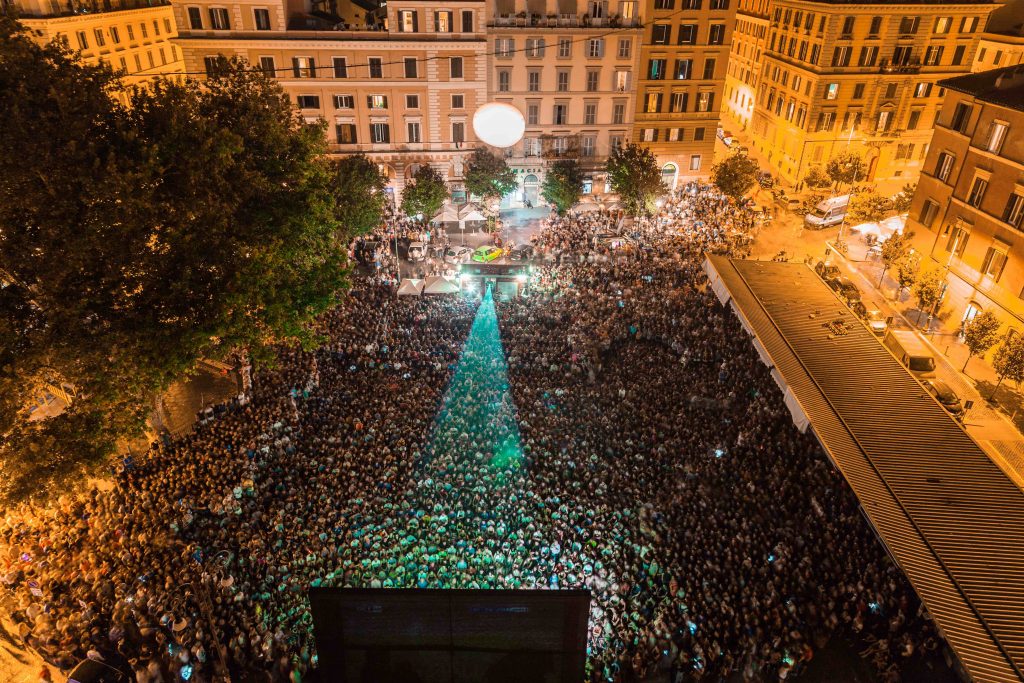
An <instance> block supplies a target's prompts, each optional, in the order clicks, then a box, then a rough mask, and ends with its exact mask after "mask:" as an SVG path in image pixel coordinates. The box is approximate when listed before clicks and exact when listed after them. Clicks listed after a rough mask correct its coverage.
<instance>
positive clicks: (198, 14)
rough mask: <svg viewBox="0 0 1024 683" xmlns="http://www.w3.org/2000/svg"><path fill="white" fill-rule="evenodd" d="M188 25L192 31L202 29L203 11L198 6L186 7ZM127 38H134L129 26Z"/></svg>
mask: <svg viewBox="0 0 1024 683" xmlns="http://www.w3.org/2000/svg"><path fill="white" fill-rule="evenodd" d="M188 26H189V28H191V29H192V30H193V31H202V30H203V13H202V10H200V9H199V8H198V7H189V8H188ZM128 38H129V39H132V40H134V38H135V37H134V36H133V35H132V27H131V26H129V27H128Z"/></svg>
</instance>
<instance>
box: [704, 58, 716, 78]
mask: <svg viewBox="0 0 1024 683" xmlns="http://www.w3.org/2000/svg"><path fill="white" fill-rule="evenodd" d="M714 77H715V60H713V59H705V60H704V80H706V81H709V80H711V79H712V78H714Z"/></svg>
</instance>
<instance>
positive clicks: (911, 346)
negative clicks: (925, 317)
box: [883, 330, 935, 379]
mask: <svg viewBox="0 0 1024 683" xmlns="http://www.w3.org/2000/svg"><path fill="white" fill-rule="evenodd" d="M883 343H884V344H885V348H887V349H889V350H890V351H892V355H894V356H896V360H898V361H899V362H900V363H903V366H904V367H906V368H907V369H908V370H910V372H912V373H913V374H914V375H915V376H917V377H919V378H921V379H925V378H933V377H935V356H933V355H932V352H931V350H930V349H929V348H928V346H927V345H926V344H925V343H924V342H923V341H921V338H920V337H918V336H917V333H915V332H911V331H910V330H889V331H888V332H886V333H885V338H884V340H883Z"/></svg>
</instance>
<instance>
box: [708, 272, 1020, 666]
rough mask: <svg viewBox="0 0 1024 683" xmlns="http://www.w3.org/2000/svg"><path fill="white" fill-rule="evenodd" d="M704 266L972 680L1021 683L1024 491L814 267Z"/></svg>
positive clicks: (796, 415) (799, 419) (798, 418)
mask: <svg viewBox="0 0 1024 683" xmlns="http://www.w3.org/2000/svg"><path fill="white" fill-rule="evenodd" d="M705 268H706V270H707V272H708V276H709V277H710V279H711V284H712V287H713V288H714V290H715V292H716V293H717V294H718V296H719V298H720V299H721V300H722V301H723V303H728V305H730V306H731V307H732V309H733V311H734V312H735V313H736V315H737V316H738V317H739V319H740V321H741V322H742V324H743V326H744V327H745V328H746V329H747V331H748V332H749V333H750V334H751V335H752V336H754V337H755V340H754V345H755V346H756V347H758V352H759V353H760V355H761V358H762V360H764V361H765V362H766V363H768V364H769V365H771V366H772V374H773V376H775V378H776V381H777V382H778V383H779V384H780V386H782V388H783V391H784V392H785V394H786V404H787V405H788V406H789V408H790V410H791V411H792V412H793V414H794V419H795V421H796V422H797V424H798V425H802V426H804V427H806V426H807V424H808V422H809V425H810V427H811V428H812V430H813V432H814V434H815V436H816V437H817V438H818V440H819V441H820V442H821V445H822V447H823V448H824V449H825V451H826V452H827V453H828V455H829V457H830V458H831V459H832V461H833V463H835V465H836V467H837V468H838V469H839V470H840V471H841V472H842V474H843V476H844V477H845V478H846V480H847V481H848V482H849V483H850V486H851V487H852V488H853V491H854V493H855V494H856V496H857V498H858V499H859V500H860V504H861V507H862V508H863V510H864V512H865V514H866V515H867V517H868V519H869V520H870V521H871V523H872V524H873V525H874V527H875V530H876V531H877V533H878V535H879V537H880V538H881V539H882V541H883V542H884V543H885V545H886V546H887V547H888V549H889V552H890V554H891V555H892V557H893V558H894V559H895V561H896V562H897V564H899V566H900V568H901V569H902V570H903V572H904V573H905V574H906V576H907V577H908V578H909V580H910V582H911V584H912V585H913V586H914V589H915V590H916V591H917V594H918V595H919V596H920V598H921V600H922V601H923V602H924V604H925V606H926V608H927V609H928V612H929V614H930V615H931V617H932V618H933V619H934V621H935V623H936V624H937V625H938V627H939V629H940V630H941V632H942V634H943V636H944V637H945V638H946V640H947V642H948V643H949V644H950V646H951V647H952V648H953V649H954V650H955V651H956V653H957V655H958V657H959V658H960V661H961V663H962V664H963V666H964V668H965V669H966V671H967V672H968V674H969V675H970V676H971V678H972V679H973V680H975V681H986V682H987V681H1000V682H1001V681H1021V680H1024V674H1022V671H1024V493H1022V492H1021V490H1020V489H1018V488H1017V487H1016V486H1015V485H1014V484H1013V482H1012V481H1010V479H1008V478H1007V477H1006V475H1005V474H1003V472H1002V471H1001V470H1000V469H999V468H998V467H997V466H996V465H995V464H993V462H992V461H991V460H990V459H989V458H988V456H987V455H986V454H985V452H984V451H983V450H982V449H981V447H980V446H978V444H977V443H975V442H974V440H973V439H971V437H970V436H969V435H968V434H967V432H965V431H964V430H963V428H961V427H960V425H959V424H957V423H956V422H955V421H954V420H952V419H951V418H950V417H949V416H948V415H947V414H946V413H945V411H944V410H943V409H942V408H941V407H940V406H939V405H938V403H937V402H936V401H935V400H934V399H932V398H931V396H930V395H929V394H927V393H926V392H925V391H924V389H923V388H922V386H921V385H920V384H919V383H918V382H917V380H915V379H914V378H913V377H912V376H911V375H910V373H908V372H907V371H906V370H905V369H904V368H903V366H902V365H900V363H899V362H898V361H897V360H896V359H895V358H894V357H893V356H892V355H891V354H890V353H889V352H888V350H886V349H885V347H884V346H883V345H882V344H880V343H879V342H878V340H877V339H876V338H875V337H874V336H873V335H872V334H871V333H870V332H869V331H868V330H867V328H866V327H864V326H863V325H861V324H860V323H859V321H858V320H857V319H856V318H855V317H854V315H853V314H852V313H851V312H850V310H849V309H848V308H847V307H846V306H845V305H843V304H842V303H841V302H840V301H839V300H838V299H837V297H836V296H835V294H833V292H832V291H831V290H830V289H829V288H828V287H826V286H825V285H824V283H822V282H821V280H820V279H818V277H817V276H816V275H815V274H814V272H813V271H812V270H811V269H810V268H808V267H807V266H806V265H804V264H802V263H776V262H765V261H742V260H731V259H728V258H725V257H721V256H709V257H708V259H707V261H706V262H705Z"/></svg>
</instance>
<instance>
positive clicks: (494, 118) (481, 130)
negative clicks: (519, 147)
mask: <svg viewBox="0 0 1024 683" xmlns="http://www.w3.org/2000/svg"><path fill="white" fill-rule="evenodd" d="M473 132H474V133H476V136H477V138H479V139H480V140H482V141H483V142H486V143H487V144H488V145H490V146H492V147H500V148H505V147H511V146H512V145H514V144H516V143H517V142H519V141H520V140H522V139H523V133H525V132H526V119H525V118H523V112H521V111H519V110H518V109H516V108H515V107H513V106H512V105H511V104H506V103H504V102H489V103H487V104H485V105H484V106H482V107H480V108H479V109H477V110H476V113H475V114H473Z"/></svg>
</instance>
